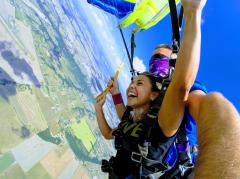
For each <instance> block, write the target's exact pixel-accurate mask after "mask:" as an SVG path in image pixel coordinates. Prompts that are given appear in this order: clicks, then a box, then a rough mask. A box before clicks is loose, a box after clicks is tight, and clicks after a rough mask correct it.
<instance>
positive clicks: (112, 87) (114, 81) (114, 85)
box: [107, 77, 119, 95]
mask: <svg viewBox="0 0 240 179" xmlns="http://www.w3.org/2000/svg"><path fill="white" fill-rule="evenodd" d="M107 86H108V87H110V93H111V94H112V95H114V94H118V93H119V89H118V82H117V79H116V78H115V77H111V79H110V80H109V81H108V85H107Z"/></svg>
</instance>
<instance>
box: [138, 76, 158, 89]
mask: <svg viewBox="0 0 240 179" xmlns="http://www.w3.org/2000/svg"><path fill="white" fill-rule="evenodd" d="M138 75H144V76H146V77H148V79H149V80H150V82H151V84H152V91H157V92H160V90H161V89H159V86H158V84H159V85H160V84H161V83H162V78H161V77H156V76H154V75H153V74H152V73H150V72H142V73H139V74H138Z"/></svg>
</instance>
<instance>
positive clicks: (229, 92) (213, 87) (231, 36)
mask: <svg viewBox="0 0 240 179" xmlns="http://www.w3.org/2000/svg"><path fill="white" fill-rule="evenodd" d="M91 10H92V13H93V14H95V20H97V21H98V23H99V24H101V26H102V27H103V26H104V24H107V26H106V28H105V30H104V31H105V32H102V31H101V32H99V34H100V35H99V36H101V38H102V40H103V44H104V43H105V42H106V41H105V40H106V39H107V41H108V44H109V43H110V41H111V40H112V42H113V43H112V45H111V48H110V51H111V52H113V53H114V55H115V57H114V59H115V58H116V59H118V60H117V61H121V59H122V60H123V58H124V61H125V62H126V61H127V60H126V54H125V52H124V49H123V45H122V42H121V39H120V36H119V33H118V31H117V29H116V25H117V23H118V22H119V21H118V20H116V18H114V17H113V16H111V15H109V14H107V13H104V12H102V11H101V10H98V9H97V8H91ZM96 14H97V15H96ZM99 14H100V15H101V16H99ZM97 17H98V18H97ZM103 17H104V18H103ZM239 18H240V1H239V0H232V1H227V3H226V1H225V2H224V1H223V0H219V1H211V0H208V2H207V4H206V6H205V8H204V11H203V16H202V52H201V64H200V69H199V73H198V76H197V79H198V80H199V81H201V82H202V83H203V84H205V85H206V87H207V89H208V90H209V91H219V92H221V93H223V94H224V96H226V97H227V98H228V99H229V100H230V101H231V102H233V104H234V105H235V106H236V107H237V109H238V111H240V95H239V94H238V92H240V79H239V78H240V70H239V69H238V68H239V66H240V53H239V52H240V44H238V43H240V34H239V30H240V20H239ZM99 21H101V22H99ZM109 22H111V24H110V23H109ZM96 25H97V24H96ZM96 29H97V28H96ZM131 29H132V27H128V28H126V29H125V30H124V33H125V36H126V39H127V40H128V41H130V31H131ZM102 33H103V35H102ZM109 34H111V37H110V36H109ZM104 36H107V37H108V38H106V37H105V38H104ZM104 39H105V40H104ZM171 39H172V32H171V22H170V16H167V17H166V18H165V19H163V20H162V21H161V22H159V23H158V24H157V25H155V26H154V27H152V28H150V29H148V30H146V31H143V32H140V33H137V34H136V45H137V47H136V49H135V55H136V59H140V60H136V61H137V62H138V64H139V63H143V64H144V65H145V66H146V67H148V60H149V57H150V56H151V53H152V51H153V49H154V47H155V46H156V45H157V44H161V43H168V44H171ZM103 46H104V45H103ZM113 49H114V50H113ZM116 49H118V50H116ZM104 50H106V51H108V54H109V47H106V46H104ZM110 54H111V53H110ZM110 58H112V57H110ZM141 60H142V62H141ZM114 64H115V66H114V65H113V68H114V69H116V65H117V63H114ZM127 70H128V68H125V72H123V73H124V74H125V73H126V71H127ZM123 73H121V74H123ZM120 79H123V78H122V77H121V76H120ZM124 79H126V76H125V78H124ZM127 81H128V80H127ZM125 87H126V85H124V88H125Z"/></svg>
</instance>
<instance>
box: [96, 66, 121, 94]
mask: <svg viewBox="0 0 240 179" xmlns="http://www.w3.org/2000/svg"><path fill="white" fill-rule="evenodd" d="M123 66H124V63H121V64H120V65H119V66H118V69H117V71H116V73H115V79H117V78H118V75H119V72H120V71H121V69H122V68H123ZM110 89H111V86H108V87H107V88H105V90H104V91H103V92H102V93H100V94H99V95H98V96H97V97H99V96H100V95H107V94H108V92H109V91H110ZM97 97H96V98H97Z"/></svg>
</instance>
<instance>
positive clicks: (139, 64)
mask: <svg viewBox="0 0 240 179" xmlns="http://www.w3.org/2000/svg"><path fill="white" fill-rule="evenodd" d="M133 68H134V69H135V70H136V71H138V72H144V71H146V69H147V68H146V66H145V65H144V63H143V60H142V59H140V58H138V57H137V56H135V57H134V58H133Z"/></svg>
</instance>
